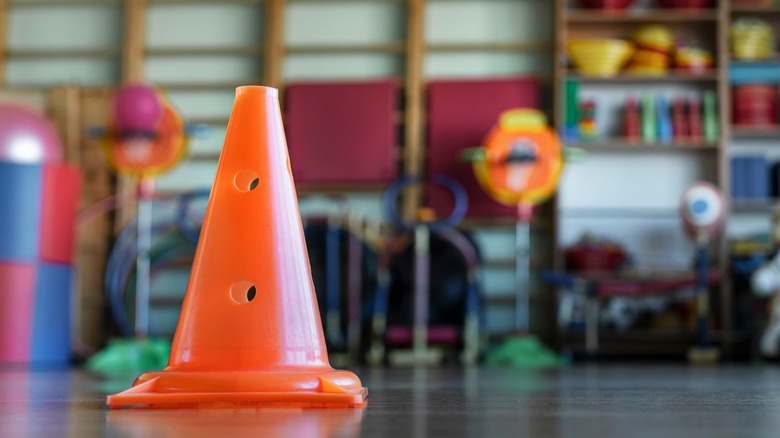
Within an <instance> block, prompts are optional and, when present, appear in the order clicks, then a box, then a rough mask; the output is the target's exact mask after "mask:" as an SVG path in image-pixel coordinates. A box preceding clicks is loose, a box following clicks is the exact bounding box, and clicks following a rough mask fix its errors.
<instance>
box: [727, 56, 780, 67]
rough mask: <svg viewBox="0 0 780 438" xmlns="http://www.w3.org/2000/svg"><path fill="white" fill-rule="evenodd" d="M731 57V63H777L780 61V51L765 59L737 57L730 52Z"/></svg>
mask: <svg viewBox="0 0 780 438" xmlns="http://www.w3.org/2000/svg"><path fill="white" fill-rule="evenodd" d="M729 56H730V57H731V65H732V66H734V65H756V64H759V65H760V64H777V63H780V53H775V54H773V55H772V56H770V57H769V58H765V59H736V58H734V57H733V56H734V54H729Z"/></svg>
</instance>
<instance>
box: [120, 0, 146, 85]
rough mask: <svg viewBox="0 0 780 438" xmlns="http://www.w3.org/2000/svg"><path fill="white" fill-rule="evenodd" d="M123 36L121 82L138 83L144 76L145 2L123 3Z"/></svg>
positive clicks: (130, 0) (142, 0) (136, 0)
mask: <svg viewBox="0 0 780 438" xmlns="http://www.w3.org/2000/svg"><path fill="white" fill-rule="evenodd" d="M124 25H125V28H124V29H125V34H124V46H123V50H122V80H123V81H140V80H141V79H143V76H144V70H143V68H144V34H145V32H146V0H127V1H126V2H125V20H124Z"/></svg>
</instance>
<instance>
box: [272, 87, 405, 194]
mask: <svg viewBox="0 0 780 438" xmlns="http://www.w3.org/2000/svg"><path fill="white" fill-rule="evenodd" d="M398 95H399V86H398V81H397V80H377V81H364V82H319V83H314V82H308V83H296V84H290V85H289V86H288V87H287V88H286V89H285V104H286V105H285V112H286V119H285V121H286V123H285V129H286V131H287V144H288V147H289V150H290V166H291V168H292V172H293V175H294V176H295V181H296V182H298V183H303V184H384V183H388V182H390V181H392V180H393V179H395V177H396V173H397V172H396V160H395V157H396V147H397V145H398V123H397V114H398V108H399V103H398Z"/></svg>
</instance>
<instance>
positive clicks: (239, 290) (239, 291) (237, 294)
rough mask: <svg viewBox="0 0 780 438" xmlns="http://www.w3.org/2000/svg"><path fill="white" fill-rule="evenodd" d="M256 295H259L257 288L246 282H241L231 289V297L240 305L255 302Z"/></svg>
mask: <svg viewBox="0 0 780 438" xmlns="http://www.w3.org/2000/svg"><path fill="white" fill-rule="evenodd" d="M255 295H257V288H256V287H255V285H254V284H252V283H250V282H248V281H246V280H242V281H239V282H237V283H236V284H234V285H233V287H231V288H230V297H231V298H233V301H235V302H237V303H238V304H246V303H248V302H250V301H252V300H254V299H255Z"/></svg>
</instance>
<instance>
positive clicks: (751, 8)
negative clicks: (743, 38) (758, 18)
mask: <svg viewBox="0 0 780 438" xmlns="http://www.w3.org/2000/svg"><path fill="white" fill-rule="evenodd" d="M731 12H732V13H735V14H741V13H754V14H755V13H758V14H766V13H775V14H776V13H780V5H769V6H765V5H731Z"/></svg>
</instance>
